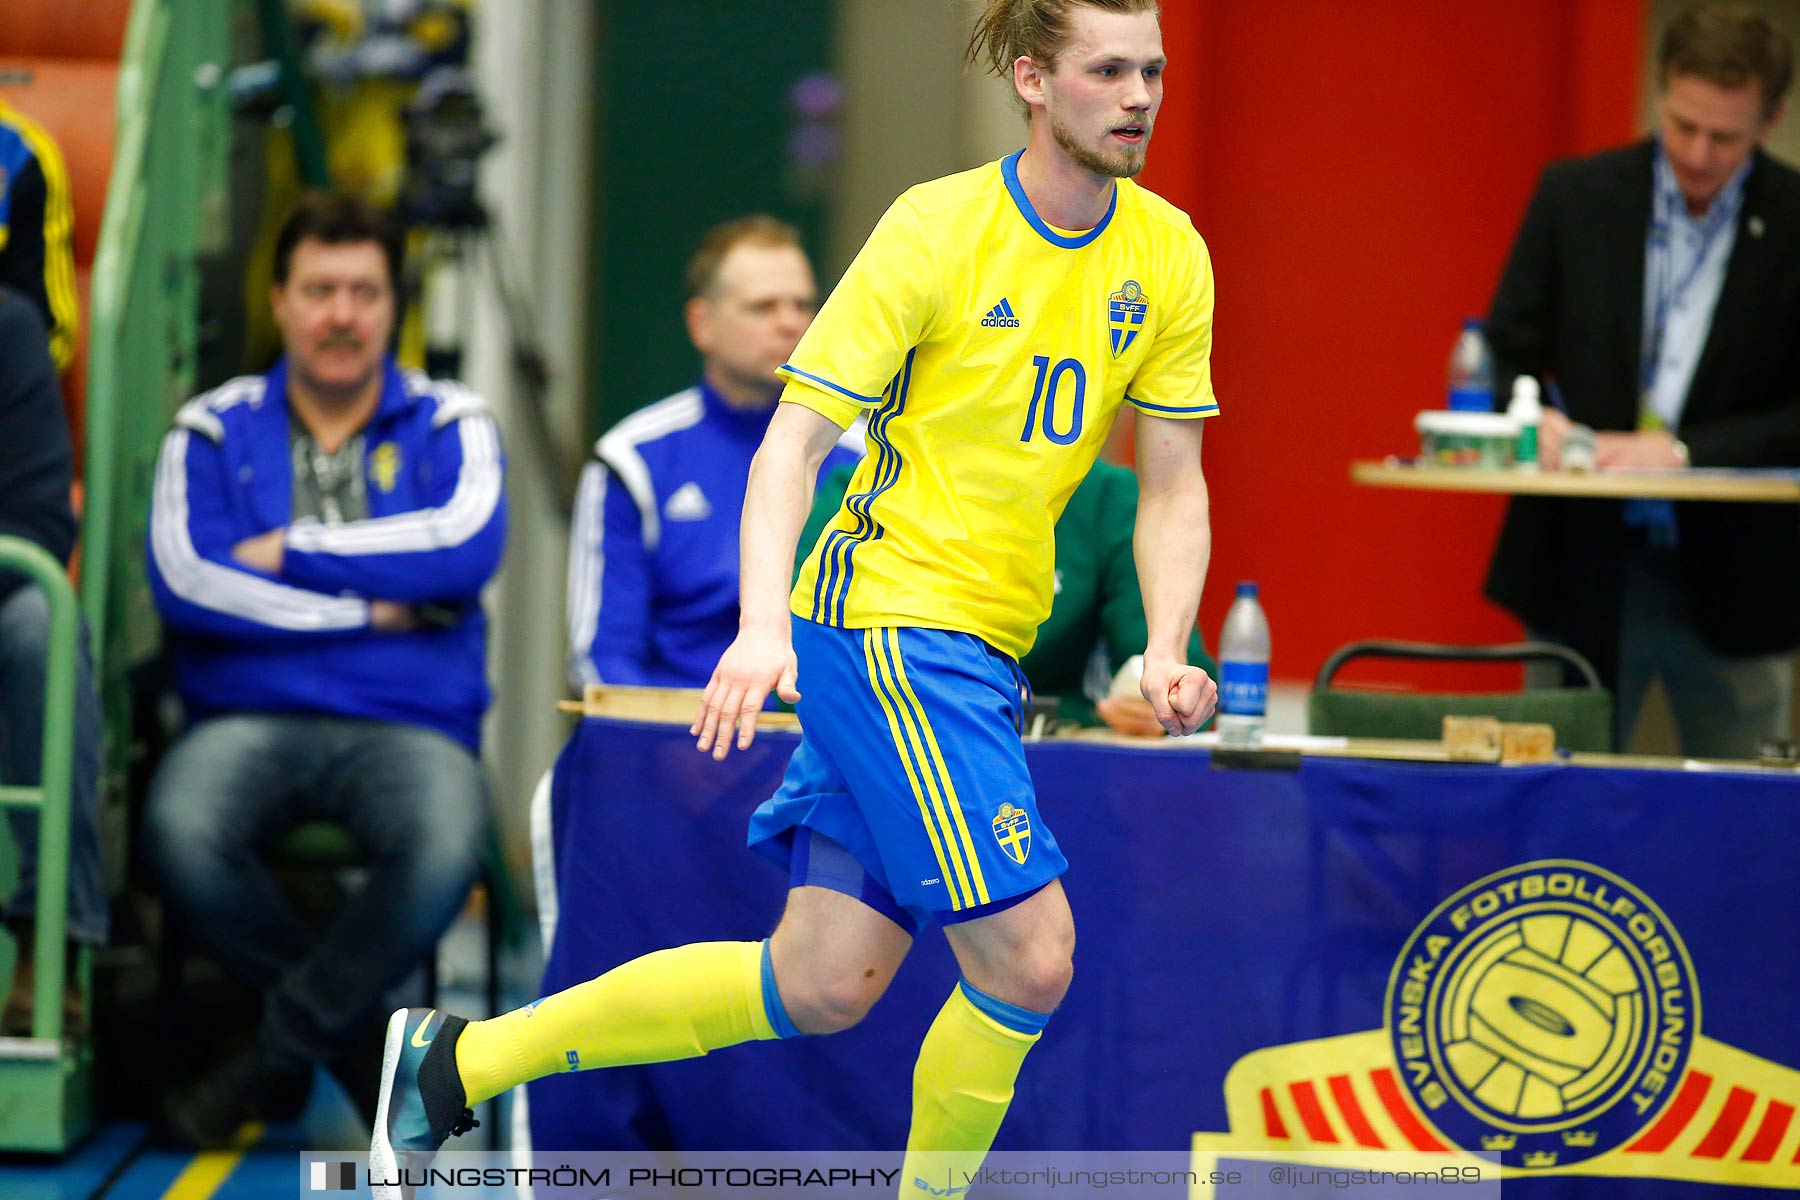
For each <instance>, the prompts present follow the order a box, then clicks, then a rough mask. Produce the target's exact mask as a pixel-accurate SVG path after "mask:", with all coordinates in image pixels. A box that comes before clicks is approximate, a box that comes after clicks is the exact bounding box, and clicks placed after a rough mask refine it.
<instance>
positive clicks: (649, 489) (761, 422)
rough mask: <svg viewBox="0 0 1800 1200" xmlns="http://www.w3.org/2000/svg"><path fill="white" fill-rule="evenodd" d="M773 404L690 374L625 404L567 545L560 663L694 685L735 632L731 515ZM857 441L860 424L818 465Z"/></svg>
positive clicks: (578, 503) (590, 472) (739, 507)
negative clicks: (634, 405) (689, 382)
mask: <svg viewBox="0 0 1800 1200" xmlns="http://www.w3.org/2000/svg"><path fill="white" fill-rule="evenodd" d="M774 412H775V410H774V407H773V406H770V407H769V408H766V409H757V410H746V409H739V408H733V407H731V406H730V405H729V404H727V403H726V402H725V400H724V398H723V397H722V396H720V395H719V394H718V393H717V392H715V391H714V390H713V389H712V388H711V387H710V386H708V385H707V384H706V383H704V382H702V383H700V384H699V385H697V386H695V387H691V388H688V389H687V390H686V391H682V392H677V393H675V394H674V395H673V396H668V397H665V398H664V399H662V400H658V401H657V402H655V403H654V404H650V405H647V406H646V407H644V408H641V409H639V410H638V411H637V412H635V413H633V414H632V415H631V416H629V417H626V418H625V419H624V420H623V421H620V422H619V423H618V424H617V425H616V426H614V427H613V428H612V430H611V431H610V432H608V433H607V434H606V436H604V437H602V438H601V439H600V441H599V442H598V443H597V444H596V445H595V447H594V460H593V461H592V462H590V463H589V464H588V466H587V468H586V469H585V470H584V471H583V472H582V476H581V487H580V490H579V492H578V493H577V496H576V500H575V513H574V520H573V530H572V534H571V540H570V547H569V596H568V601H569V645H570V653H569V676H570V679H571V681H572V682H573V683H574V684H575V685H576V686H577V687H580V686H581V685H582V684H584V683H622V684H636V685H643V686H655V687H703V686H705V684H706V681H707V680H708V679H709V678H711V676H712V670H713V667H715V666H716V665H718V661H719V656H720V655H722V654H723V653H725V648H726V647H727V646H729V645H730V644H731V640H732V638H734V637H736V636H737V627H738V529H739V525H740V523H741V520H742V517H743V512H744V487H745V485H746V484H747V483H748V482H749V479H750V459H751V457H752V456H754V455H755V453H756V449H757V447H758V446H760V445H761V444H762V439H763V434H765V433H766V432H768V428H769V421H770V420H771V419H772V418H773V416H774ZM862 454H863V433H862V426H861V424H860V423H859V424H857V425H855V426H853V427H852V428H851V429H850V431H849V432H847V433H846V434H845V435H844V436H843V437H842V438H841V439H839V441H838V444H837V445H836V446H834V447H833V448H832V450H831V452H830V453H829V454H828V455H827V456H826V459H825V465H824V467H823V469H822V471H821V476H822V475H823V473H824V472H825V471H830V470H831V469H832V468H833V467H836V466H838V465H840V464H845V463H851V464H853V463H855V462H856V461H857V460H858V459H859V458H861V457H862Z"/></svg>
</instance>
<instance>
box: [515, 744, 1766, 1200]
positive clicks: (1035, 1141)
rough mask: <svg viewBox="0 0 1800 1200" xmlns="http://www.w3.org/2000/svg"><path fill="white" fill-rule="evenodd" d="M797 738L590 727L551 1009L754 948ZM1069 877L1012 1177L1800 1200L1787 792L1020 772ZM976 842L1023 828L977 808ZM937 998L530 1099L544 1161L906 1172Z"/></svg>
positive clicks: (911, 975)
mask: <svg viewBox="0 0 1800 1200" xmlns="http://www.w3.org/2000/svg"><path fill="white" fill-rule="evenodd" d="M795 742H796V739H795V738H794V736H793V735H773V736H772V735H763V736H761V737H759V738H758V740H757V743H756V745H755V746H753V747H752V748H751V750H750V751H749V752H747V753H741V754H733V755H732V756H731V758H729V759H728V760H727V761H726V762H725V763H723V764H717V763H714V762H712V761H711V760H710V759H708V758H704V757H702V756H701V755H699V754H696V753H695V752H694V750H693V746H692V739H691V738H690V737H688V736H687V734H686V731H685V730H682V729H677V728H671V727H666V726H657V725H646V724H636V723H630V722H621V721H609V720H601V719H588V720H586V721H584V722H583V723H582V725H581V726H580V727H579V728H578V729H577V730H576V732H575V734H574V735H573V736H572V737H571V739H570V741H569V744H568V745H567V747H566V748H565V749H564V751H563V754H562V756H561V758H560V759H559V761H558V763H557V767H556V772H555V776H554V782H553V786H552V788H551V791H550V818H551V819H550V822H549V831H548V837H547V838H545V839H543V841H542V844H541V845H540V856H543V855H544V854H545V852H546V851H548V852H551V853H552V854H553V858H554V866H553V870H554V876H555V883H556V897H557V901H556V908H557V910H558V911H557V918H556V928H555V934H554V941H553V944H552V949H551V953H550V956H549V962H548V966H547V969H546V977H545V982H544V990H545V992H546V993H548V992H551V991H555V990H558V989H561V988H563V987H567V986H569V985H571V984H574V983H577V982H580V981H583V980H586V979H589V978H591V977H593V976H594V975H596V974H599V973H600V972H602V971H604V970H606V969H607V968H609V967H611V966H614V965H616V964H618V963H620V962H623V961H625V960H627V959H630V958H633V957H636V956H637V955H639V954H643V953H647V952H649V951H651V950H656V949H660V948H662V947H664V946H667V945H672V944H678V943H682V942H688V941H694V940H716V939H722V938H724V939H746V940H749V939H757V938H761V937H764V936H767V934H768V932H769V931H770V929H772V928H773V926H774V923H775V921H776V919H777V917H778V916H779V915H780V911H781V905H782V901H783V897H784V894H785V887H786V880H785V879H784V878H783V877H782V876H781V874H780V873H779V872H777V871H775V870H773V869H771V868H770V867H768V866H767V865H766V864H765V863H763V862H762V861H761V860H760V859H758V858H756V857H755V856H754V855H751V854H749V853H747V852H746V851H745V850H744V848H743V841H744V830H745V823H746V820H747V818H748V816H749V813H750V811H751V810H752V809H753V808H754V807H755V806H756V805H757V804H758V803H760V802H761V801H762V800H763V799H765V798H766V797H767V796H768V795H769V794H770V792H771V791H773V790H774V787H775V785H776V783H777V782H778V780H779V779H780V776H781V772H782V770H783V767H784V766H785V764H786V760H787V757H788V755H789V754H790V753H791V752H792V749H793V747H794V745H795ZM1027 758H1028V761H1029V762H1030V765H1031V769H1032V775H1033V778H1034V780H1035V782H1036V786H1037V788H1038V800H1039V819H1040V820H1041V821H1042V822H1043V823H1045V824H1046V825H1048V826H1049V827H1050V828H1051V829H1053V830H1054V831H1055V834H1056V838H1057V840H1058V841H1059V842H1060V843H1061V844H1062V845H1063V846H1064V847H1065V848H1066V850H1067V853H1068V856H1069V860H1070V863H1071V866H1070V869H1069V872H1068V874H1067V875H1066V876H1064V879H1063V882H1064V886H1065V887H1066V888H1067V890H1068V894H1069V899H1070V903H1071V905H1072V906H1073V908H1074V911H1075V922H1076V930H1077V947H1076V956H1075V982H1074V985H1073V987H1072V988H1071V990H1070V992H1069V995H1068V998H1067V1000H1066V1001H1065V1002H1064V1004H1063V1006H1062V1007H1061V1009H1059V1010H1058V1012H1057V1013H1056V1014H1055V1016H1054V1017H1053V1019H1052V1020H1051V1022H1050V1025H1049V1028H1048V1029H1047V1031H1046V1032H1045V1035H1044V1037H1043V1040H1042V1042H1041V1043H1040V1044H1039V1045H1038V1046H1037V1047H1036V1048H1035V1049H1034V1050H1033V1051H1032V1053H1031V1056H1030V1057H1029V1058H1028V1059H1027V1061H1026V1064H1025V1068H1024V1071H1023V1073H1022V1075H1021V1077H1020V1079H1019V1084H1018V1093H1017V1097H1016V1099H1015V1100H1014V1103H1013V1106H1012V1109H1011V1112H1010V1113H1009V1115H1008V1117H1007V1121H1006V1124H1005V1125H1004V1126H1003V1127H1002V1129H1001V1132H1000V1137H999V1141H998V1142H997V1143H996V1146H997V1148H999V1149H1011V1150H1047V1151H1059V1150H1077V1149H1114V1150H1169V1149H1187V1150H1190V1151H1191V1152H1192V1155H1193V1157H1194V1159H1195V1161H1196V1162H1202V1161H1215V1160H1225V1159H1231V1158H1234V1157H1251V1158H1255V1157H1269V1156H1278V1155H1280V1154H1282V1153H1287V1152H1293V1151H1304V1152H1307V1154H1308V1155H1309V1158H1310V1159H1311V1160H1312V1161H1320V1156H1324V1158H1325V1159H1326V1160H1329V1158H1330V1156H1331V1155H1333V1154H1341V1155H1343V1156H1345V1158H1346V1161H1348V1160H1350V1159H1351V1158H1353V1157H1355V1158H1356V1161H1358V1162H1362V1161H1366V1159H1365V1158H1362V1157H1358V1156H1366V1155H1368V1154H1369V1153H1371V1152H1376V1153H1386V1152H1391V1153H1393V1154H1394V1155H1396V1156H1397V1159H1396V1161H1398V1160H1399V1158H1400V1157H1406V1158H1407V1159H1408V1161H1420V1160H1421V1159H1422V1160H1423V1161H1439V1160H1441V1161H1445V1162H1452V1161H1456V1160H1457V1158H1458V1156H1459V1155H1461V1154H1464V1153H1488V1154H1495V1155H1498V1156H1499V1157H1500V1160H1501V1161H1502V1162H1503V1164H1504V1165H1505V1169H1506V1177H1507V1188H1508V1194H1509V1195H1510V1194H1512V1193H1513V1189H1518V1190H1519V1191H1520V1192H1521V1193H1522V1194H1526V1195H1530V1196H1543V1197H1563V1196H1571V1197H1572V1196H1584V1197H1585V1196H1594V1197H1600V1196H1606V1197H1613V1196H1633V1197H1638V1196H1641V1197H1665V1196H1666V1197H1676V1196H1692V1195H1697V1194H1702V1195H1703V1194H1717V1195H1720V1196H1727V1195H1729V1196H1743V1195H1746V1194H1748V1191H1749V1190H1750V1189H1755V1188H1783V1189H1791V1188H1795V1187H1800V1166H1797V1165H1796V1163H1795V1160H1796V1158H1797V1157H1800V1121H1797V1120H1796V1119H1795V1114H1796V1110H1797V1109H1800V955H1796V954H1795V953H1794V952H1793V949H1792V941H1793V938H1794V937H1795V935H1796V931H1797V930H1800V871H1796V870H1795V869H1794V866H1793V862H1792V859H1793V855H1794V853H1795V847H1796V846H1800V803H1796V802H1797V801H1800V779H1796V778H1795V777H1793V776H1791V775H1788V774H1778V773H1773V772H1770V773H1753V772H1698V771H1663V770H1643V769H1624V768H1587V767H1579V768H1578V767H1569V766H1544V767H1507V768H1502V767H1479V766H1464V765H1457V766H1450V765H1428V764H1407V763H1377V762H1368V761H1359V760H1349V759H1328V758H1308V759H1306V760H1305V761H1304V762H1303V764H1302V765H1301V766H1300V767H1299V768H1298V769H1297V770H1293V771H1260V770H1259V771H1232V770H1216V769H1213V768H1212V767H1211V765H1210V762H1209V760H1208V756H1207V755H1206V754H1205V753H1204V752H1201V751H1198V750H1188V749H1181V748H1167V747H1152V748H1144V749H1136V748H1129V747H1121V746H1113V745H1097V744H1092V743H1056V742H1051V743H1043V744H1037V745H1032V746H1030V747H1028V751H1027ZM992 822H993V825H994V828H995V831H996V835H997V836H1003V837H1010V838H1012V839H1013V842H1014V844H1015V845H1023V844H1024V843H1025V841H1026V839H1028V838H1030V837H1031V836H1032V834H1033V831H1031V830H1030V829H1029V827H1028V826H1026V825H1024V824H1022V823H1020V822H1019V821H1018V820H1016V819H1015V815H1014V814H1006V813H1003V812H1002V811H1000V810H999V809H997V810H996V811H995V813H994V814H992ZM955 980H956V972H955V967H954V963H953V961H952V959H951V957H950V954H949V952H948V950H947V948H946V946H945V945H944V941H943V938H942V936H941V935H940V934H939V933H938V932H936V931H935V930H933V931H928V932H927V933H926V934H924V935H923V936H922V937H921V938H920V939H919V942H918V944H917V945H916V947H915V948H914V950H913V953H912V955H911V957H910V958H909V959H908V961H907V963H906V964H905V966H904V968H903V969H902V970H901V972H900V975H899V977H898V978H897V979H896V980H895V983H894V985H893V987H892V988H891V989H890V991H889V992H888V994H887V996H885V997H884V998H883V999H882V1001H881V1002H880V1003H879V1004H878V1005H877V1006H876V1008H875V1010H874V1012H873V1013H872V1014H871V1015H870V1016H869V1018H868V1019H867V1020H866V1021H864V1022H863V1024H862V1025H860V1026H858V1027H857V1028H855V1029H852V1030H850V1031H848V1032H846V1033H843V1034H839V1035H836V1036H834V1037H829V1038H807V1039H799V1040H796V1041H789V1042H778V1043H758V1044H755V1045H748V1046H740V1047H735V1048H732V1049H729V1050H723V1051H719V1052H717V1053H715V1054H713V1055H711V1056H709V1057H708V1058H706V1059H702V1060H697V1061H689V1062H681V1063H671V1064H665V1065H659V1066H651V1067H642V1068H630V1069H623V1070H610V1071H594V1072H586V1073H580V1074H570V1075H562V1076H557V1077H554V1078H551V1079H546V1080H541V1081H539V1082H537V1083H534V1084H532V1085H531V1090H530V1117H531V1129H532V1136H533V1142H534V1144H535V1145H536V1146H538V1147H540V1148H545V1149H559V1150H579V1149H623V1148H643V1147H683V1148H690V1149H706V1150H739V1149H745V1150H747V1149H793V1150H804V1149H819V1148H832V1149H882V1150H888V1149H895V1148H898V1147H900V1146H902V1145H903V1144H904V1141H905V1136H906V1125H907V1114H908V1109H909V1106H910V1098H911V1077H912V1064H913V1058H914V1055H915V1053H916V1051H917V1047H918V1044H919V1042H920V1040H921V1038H922V1037H923V1036H924V1033H925V1029H926V1027H927V1026H928V1025H929V1024H930V1022H931V1020H932V1018H933V1017H934V1016H935V1015H936V1013H937V1010H938V1009H939V1007H941V1005H942V1003H943V1001H944V998H945V997H946V996H947V995H948V994H949V992H950V989H951V987H952V986H953V985H954V983H955Z"/></svg>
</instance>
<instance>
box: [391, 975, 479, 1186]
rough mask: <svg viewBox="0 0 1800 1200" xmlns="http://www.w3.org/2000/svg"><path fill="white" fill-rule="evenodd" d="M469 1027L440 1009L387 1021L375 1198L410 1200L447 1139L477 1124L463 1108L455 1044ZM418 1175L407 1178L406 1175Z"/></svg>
mask: <svg viewBox="0 0 1800 1200" xmlns="http://www.w3.org/2000/svg"><path fill="white" fill-rule="evenodd" d="M467 1024H468V1022H467V1021H465V1020H463V1019H462V1018H461V1017H453V1016H450V1015H449V1014H448V1013H440V1012H438V1010H437V1009H435V1008H402V1009H398V1010H396V1011H395V1013H394V1015H393V1016H391V1017H389V1018H388V1027H387V1045H386V1048H385V1049H384V1050H383V1051H382V1055H381V1099H380V1102H379V1107H378V1108H377V1109H376V1112H375V1137H374V1140H373V1141H372V1142H371V1143H370V1145H369V1186H370V1190H371V1191H372V1192H373V1193H374V1196H375V1200H410V1198H411V1196H412V1193H413V1186H414V1184H416V1183H417V1182H418V1180H419V1176H418V1174H416V1173H417V1172H422V1171H423V1170H424V1169H425V1168H426V1167H427V1166H429V1165H430V1164H431V1160H432V1157H433V1156H434V1155H436V1154H437V1152H438V1147H440V1146H442V1145H443V1144H444V1142H445V1140H446V1139H448V1138H450V1137H452V1136H455V1135H458V1134H463V1133H467V1132H468V1131H469V1130H471V1129H473V1128H475V1127H476V1126H477V1125H479V1124H480V1122H479V1121H477V1120H476V1119H475V1114H474V1113H473V1112H471V1111H470V1110H469V1108H468V1106H467V1105H466V1104H465V1103H464V1097H463V1086H462V1077H461V1076H459V1075H458V1074H457V1073H456V1039H457V1038H458V1037H460V1036H461V1035H462V1031H463V1026H465V1025H467ZM409 1172H413V1173H415V1174H413V1175H412V1176H411V1178H410V1180H409V1178H408V1173H409Z"/></svg>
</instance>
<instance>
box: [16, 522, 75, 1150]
mask: <svg viewBox="0 0 1800 1200" xmlns="http://www.w3.org/2000/svg"><path fill="white" fill-rule="evenodd" d="M0 567H4V568H10V569H11V570H14V571H18V572H20V573H22V574H23V575H24V576H25V578H26V579H27V580H29V581H30V582H31V583H34V584H36V585H37V586H38V587H39V588H42V589H43V592H44V595H45V597H46V599H47V600H48V601H49V605H50V646H49V653H48V658H49V661H48V663H47V664H46V680H45V684H44V742H43V769H42V774H41V775H40V777H39V781H38V784H37V786H35V787H25V786H19V785H12V786H6V787H0V808H9V807H12V808H17V807H30V808H36V809H37V810H38V818H39V819H38V829H37V864H38V877H37V896H36V912H35V915H34V917H33V930H32V953H33V961H34V963H35V967H36V969H35V987H34V989H33V992H32V1002H31V1035H30V1037H29V1039H24V1040H21V1039H14V1038H9V1039H6V1040H5V1041H4V1042H0V1045H3V1046H4V1050H0V1098H4V1101H5V1102H4V1103H0V1148H4V1149H7V1150H48V1151H61V1150H65V1149H67V1148H68V1147H69V1146H71V1145H73V1144H74V1143H75V1142H77V1141H79V1140H80V1139H81V1138H82V1137H83V1136H85V1135H86V1133H87V1130H88V1128H89V1127H90V1126H91V1125H92V1124H93V1119H94V1088H93V1055H92V1051H91V1048H90V1047H89V1045H88V1044H87V1042H86V1041H85V1040H82V1041H79V1042H66V1041H64V1040H63V1007H62V1004H63V986H64V985H63V977H64V973H65V971H66V969H67V966H66V963H65V953H66V947H67V941H66V939H65V936H64V935H65V931H66V928H67V921H68V899H69V795H70V792H69V779H70V771H71V766H72V761H73V755H74V740H75V734H74V730H75V672H76V671H77V670H79V669H80V658H79V656H78V655H77V653H76V644H77V643H76V638H77V636H78V633H79V629H80V610H79V609H78V608H77V607H76V605H75V589H74V588H73V587H72V586H71V585H70V583H69V576H68V574H67V572H65V571H64V570H63V566H62V564H61V563H60V562H58V561H56V558H55V557H54V556H53V555H51V554H50V553H49V552H48V551H46V550H45V549H44V548H43V547H42V546H39V545H37V544H36V543H34V542H28V541H26V540H24V539H23V538H17V537H9V536H0ZM83 957H84V960H85V957H86V956H85V955H84V956H83ZM81 966H82V970H81V975H82V977H83V988H84V990H86V989H87V985H88V983H89V982H90V981H91V978H92V974H91V967H90V964H89V963H87V962H86V961H83V963H82V964H81Z"/></svg>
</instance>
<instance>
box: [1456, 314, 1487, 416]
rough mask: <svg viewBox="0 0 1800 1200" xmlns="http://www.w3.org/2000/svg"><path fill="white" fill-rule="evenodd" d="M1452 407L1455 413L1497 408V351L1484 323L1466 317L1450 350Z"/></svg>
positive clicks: (1485, 410)
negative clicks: (1483, 329)
mask: <svg viewBox="0 0 1800 1200" xmlns="http://www.w3.org/2000/svg"><path fill="white" fill-rule="evenodd" d="M1449 383H1450V408H1451V410H1452V411H1454V412H1493V411H1494V352H1493V351H1492V350H1490V349H1488V344H1487V339H1486V338H1485V337H1483V336H1482V335H1481V322H1480V321H1479V320H1478V319H1477V318H1475V317H1464V318H1463V327H1462V333H1461V334H1459V335H1458V336H1457V339H1456V345H1455V347H1454V348H1452V349H1451V351H1450V371H1449Z"/></svg>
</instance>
